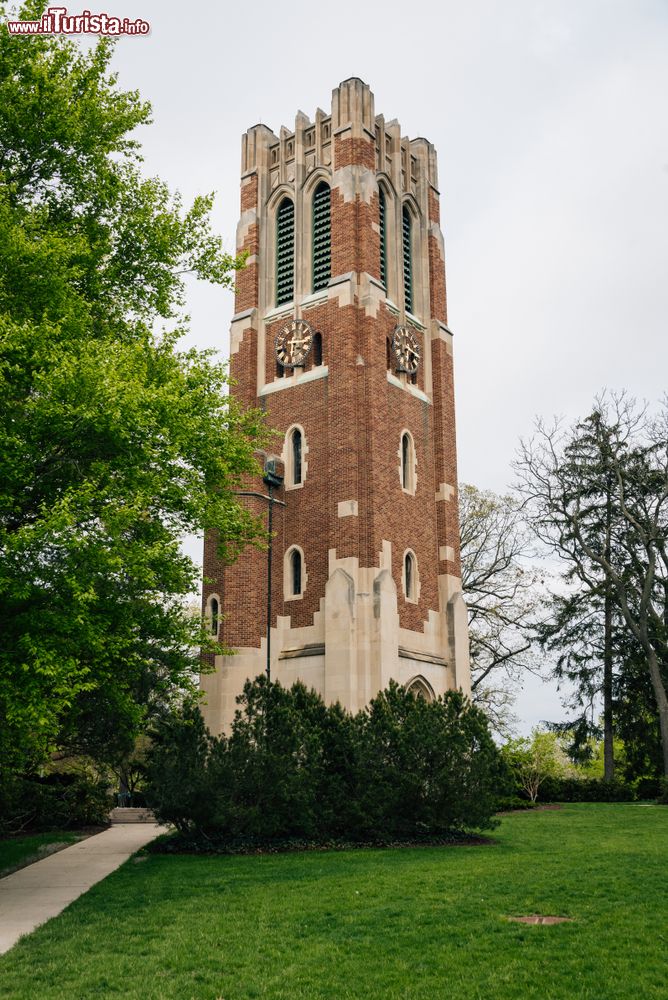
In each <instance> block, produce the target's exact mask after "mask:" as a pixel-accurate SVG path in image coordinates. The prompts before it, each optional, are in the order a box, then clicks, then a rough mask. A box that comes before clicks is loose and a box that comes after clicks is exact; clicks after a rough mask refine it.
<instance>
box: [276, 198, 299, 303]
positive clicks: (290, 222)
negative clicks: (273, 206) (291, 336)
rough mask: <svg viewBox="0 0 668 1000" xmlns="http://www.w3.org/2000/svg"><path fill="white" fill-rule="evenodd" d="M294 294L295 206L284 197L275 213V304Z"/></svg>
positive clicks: (291, 298)
mask: <svg viewBox="0 0 668 1000" xmlns="http://www.w3.org/2000/svg"><path fill="white" fill-rule="evenodd" d="M294 295H295V206H294V204H293V203H292V201H291V200H290V199H289V198H284V199H283V201H282V202H281V204H280V205H279V206H278V212H277V213H276V305H277V306H280V305H281V303H283V302H292V300H293V298H294Z"/></svg>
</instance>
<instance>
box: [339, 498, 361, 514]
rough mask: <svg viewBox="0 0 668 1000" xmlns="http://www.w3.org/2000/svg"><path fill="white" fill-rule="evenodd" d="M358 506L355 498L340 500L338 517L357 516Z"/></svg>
mask: <svg viewBox="0 0 668 1000" xmlns="http://www.w3.org/2000/svg"><path fill="white" fill-rule="evenodd" d="M358 513H359V511H358V506H357V500H340V501H339V504H338V516H339V517H357V516H358Z"/></svg>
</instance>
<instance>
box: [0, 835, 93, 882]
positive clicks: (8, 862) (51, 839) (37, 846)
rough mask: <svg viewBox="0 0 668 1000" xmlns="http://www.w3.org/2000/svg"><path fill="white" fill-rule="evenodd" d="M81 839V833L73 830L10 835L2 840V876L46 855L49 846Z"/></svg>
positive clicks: (0, 846)
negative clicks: (18, 835)
mask: <svg viewBox="0 0 668 1000" xmlns="http://www.w3.org/2000/svg"><path fill="white" fill-rule="evenodd" d="M80 839H81V834H80V833H73V832H72V830H65V831H56V832H55V833H33V834H29V835H26V836H25V837H10V838H9V839H8V840H0V878H1V877H2V876H3V875H6V874H7V872H11V871H14V870H15V869H16V868H19V867H23V865H27V864H30V863H31V862H32V861H37V860H38V859H39V858H43V857H45V856H46V855H47V854H48V853H50V852H49V850H48V848H50V847H53V846H54V845H55V844H74V843H75V842H76V841H77V840H80Z"/></svg>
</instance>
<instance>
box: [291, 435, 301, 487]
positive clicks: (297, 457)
mask: <svg viewBox="0 0 668 1000" xmlns="http://www.w3.org/2000/svg"><path fill="white" fill-rule="evenodd" d="M301 481H302V432H301V431H298V430H294V431H293V432H292V485H293V486H297V485H298V484H299V483H301Z"/></svg>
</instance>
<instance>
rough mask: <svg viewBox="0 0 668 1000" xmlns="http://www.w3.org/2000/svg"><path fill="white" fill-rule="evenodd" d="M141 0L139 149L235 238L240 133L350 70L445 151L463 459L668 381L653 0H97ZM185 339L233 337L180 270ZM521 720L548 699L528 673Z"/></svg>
mask: <svg viewBox="0 0 668 1000" xmlns="http://www.w3.org/2000/svg"><path fill="white" fill-rule="evenodd" d="M83 7H88V8H90V9H91V10H93V12H97V10H98V7H96V6H95V4H94V3H90V2H87V3H86V4H83V3H82V4H81V5H80V6H76V5H75V4H74V3H73V4H72V5H71V6H70V7H69V12H70V13H79V11H80V9H81V8H83ZM102 9H104V10H105V11H106V12H107V13H109V14H118V15H121V16H127V17H130V18H135V17H142V18H144V19H145V20H147V21H149V22H150V24H151V33H150V34H149V35H148V36H146V37H136V38H126V39H122V40H121V41H120V42H119V43H118V47H117V50H116V55H115V59H114V65H115V67H116V69H117V70H118V71H119V73H120V83H121V84H122V86H123V87H124V88H127V89H130V88H132V87H137V88H139V90H140V92H141V94H142V96H143V97H144V98H146V99H148V100H150V101H151V103H152V105H153V108H154V119H155V121H154V124H153V125H152V126H151V127H150V128H147V129H144V130H142V133H141V135H140V138H141V140H142V142H143V144H144V152H145V159H146V169H147V171H148V172H149V173H155V174H158V175H159V176H160V177H162V178H163V179H164V180H166V181H167V182H168V184H169V185H170V186H171V187H172V188H178V189H179V190H180V191H181V192H182V193H183V195H184V197H185V199H186V201H188V200H190V199H191V198H192V197H193V196H194V195H195V194H197V193H202V192H207V191H211V190H215V191H217V192H218V199H217V203H216V210H215V223H216V226H217V228H218V229H219V231H221V232H222V233H223V235H224V238H225V241H226V244H227V246H228V248H229V249H230V250H232V249H233V248H234V233H235V227H236V222H237V216H238V210H239V209H238V202H239V186H238V185H239V161H240V137H241V134H242V133H243V132H244V131H245V130H246V129H247V128H248V127H250V126H251V125H254V124H255V123H257V122H259V121H262V122H264V123H265V124H267V125H269V126H270V127H271V128H273V129H274V131H276V132H277V131H278V129H279V128H280V126H281V125H282V124H285V125H286V126H288V127H289V128H292V127H293V126H294V115H295V113H296V111H297V110H298V109H301V110H303V111H304V112H305V113H306V114H307V115H308V116H309V117H311V118H312V117H313V114H314V112H315V109H316V107H318V106H320V107H322V108H323V109H325V110H328V109H329V107H330V101H331V91H332V88H333V87H335V86H336V85H337V84H338V83H339V82H340V81H341V80H344V79H345V78H346V77H349V76H360V77H361V78H362V79H363V80H365V81H366V82H367V83H368V84H369V85H370V86H371V89H372V90H373V92H374V94H375V101H376V113H377V114H379V113H382V114H384V115H385V117H386V118H398V120H399V122H400V123H401V126H402V131H403V134H404V135H408V136H409V137H411V138H413V137H415V136H418V135H423V136H426V137H427V138H428V139H429V140H430V141H432V142H433V143H434V144H435V146H436V149H437V152H438V155H439V165H440V171H439V172H440V190H441V210H442V219H443V228H444V232H445V240H446V257H447V281H448V302H449V325H450V326H451V328H452V329H453V331H454V333H455V363H456V394H457V421H458V447H459V471H460V479H462V480H465V481H467V482H471V483H475V484H476V485H477V486H479V487H481V488H488V489H494V490H497V491H502V490H503V489H504V488H505V487H506V486H507V484H508V483H509V482H510V481H511V479H512V473H511V470H510V462H511V461H512V458H513V456H514V452H515V449H516V446H517V441H518V438H519V436H520V435H526V434H529V433H530V431H531V425H532V421H533V419H534V417H535V416H536V415H538V414H542V415H544V416H547V417H549V416H552V415H553V414H563V415H565V416H567V417H569V418H574V417H576V416H578V415H583V414H585V413H586V412H587V411H588V408H589V407H590V404H591V402H592V400H593V397H594V395H595V394H596V393H597V392H599V391H600V390H601V389H602V388H604V387H608V388H611V389H622V388H626V389H628V390H630V392H631V393H633V394H635V395H637V396H639V397H643V398H646V399H648V400H650V401H655V400H657V399H658V398H659V397H660V396H661V395H662V394H663V392H664V391H665V390H666V387H667V379H666V369H667V367H668V366H667V360H668V350H667V348H666V334H667V330H666V317H667V316H668V240H667V239H666V226H667V223H668V130H667V128H666V125H667V117H668V116H667V113H666V95H668V58H667V56H668V5H667V4H666V3H665V0H633V2H630V0H626V2H621V0H561V2H560V0H552V2H549V3H548V2H546V0H505V2H500V0H499V2H495V0H469V2H468V3H462V2H461V0H440V2H434V3H433V4H429V3H426V2H425V0H413V2H412V3H410V4H406V3H405V2H403V3H397V2H396V0H390V2H385V3H379V2H375V3H373V2H367V4H366V5H362V4H360V3H359V2H355V3H352V2H350V0H339V2H338V3H337V4H336V5H331V4H330V5H326V6H320V7H318V6H317V5H315V4H313V3H312V2H308V3H307V2H305V0H292V2H290V3H285V4H273V3H268V2H267V0H259V2H256V3H253V4H250V3H234V4H232V3H229V4H219V3H213V2H210V0H209V2H206V3H199V4H197V5H191V6H190V7H188V6H187V5H186V4H184V3H176V2H174V0H160V2H158V0H109V2H107V3H105V4H104V5H102ZM189 309H190V313H191V317H192V323H191V340H192V342H193V343H194V344H196V345H197V346H200V347H205V346H214V347H216V348H217V349H220V350H221V351H223V352H226V351H227V340H228V326H229V320H230V317H231V315H232V311H233V307H232V296H231V294H230V293H229V292H224V291H221V290H220V289H216V288H208V287H205V286H200V285H198V286H195V285H193V286H192V288H191V293H190V298H189ZM517 712H518V714H519V715H520V716H521V718H522V729H524V730H526V729H528V728H530V726H531V725H532V724H535V723H537V722H538V721H539V720H540V719H544V718H557V717H559V716H560V715H561V714H562V713H561V710H560V707H559V700H558V696H557V695H556V693H555V691H554V688H553V686H551V685H541V684H540V682H535V681H533V680H529V681H528V683H527V688H526V691H525V692H524V694H523V695H522V696H521V697H520V701H519V704H518V709H517Z"/></svg>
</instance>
